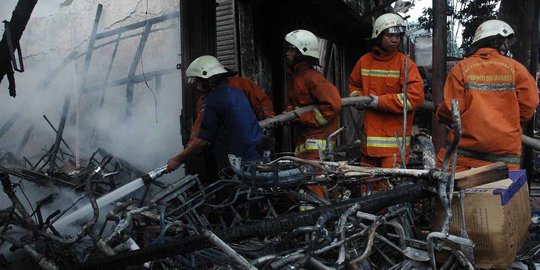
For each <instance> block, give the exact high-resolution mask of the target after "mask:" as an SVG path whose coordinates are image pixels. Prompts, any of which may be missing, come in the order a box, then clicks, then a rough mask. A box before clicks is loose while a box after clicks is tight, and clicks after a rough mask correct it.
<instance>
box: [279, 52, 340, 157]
mask: <svg viewBox="0 0 540 270" xmlns="http://www.w3.org/2000/svg"><path fill="white" fill-rule="evenodd" d="M289 73H290V74H289V75H290V78H289V80H288V81H287V97H288V100H289V105H288V108H287V109H288V110H293V109H296V108H299V107H305V106H309V105H313V104H315V106H316V107H315V109H314V110H313V111H311V112H307V113H304V114H301V115H299V119H298V121H299V124H298V125H297V126H298V136H297V138H296V149H295V153H296V155H297V156H298V157H301V158H305V159H318V158H319V149H320V150H322V151H325V150H327V145H326V139H327V138H328V136H329V135H330V134H332V132H334V131H336V130H337V129H338V121H339V117H338V116H339V114H340V112H341V97H340V95H339V92H338V90H337V88H336V87H335V86H334V85H333V84H332V83H330V82H329V81H328V80H326V79H325V78H324V76H323V75H322V74H321V73H320V72H319V71H317V70H315V69H313V67H312V65H311V64H310V63H308V62H307V61H302V62H300V63H298V64H295V65H294V66H293V67H292V68H291V70H289ZM334 145H335V141H334V142H333V143H331V144H330V147H331V148H332V147H333V146H334ZM328 150H331V149H328Z"/></svg>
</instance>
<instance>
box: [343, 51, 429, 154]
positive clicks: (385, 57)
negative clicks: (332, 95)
mask: <svg viewBox="0 0 540 270" xmlns="http://www.w3.org/2000/svg"><path fill="white" fill-rule="evenodd" d="M405 58H408V56H406V55H405V54H403V53H401V52H399V51H394V52H385V51H382V50H381V49H379V48H378V47H375V48H373V51H372V52H370V53H367V54H365V55H364V56H362V57H361V58H360V59H359V60H358V62H356V65H355V66H354V69H353V71H352V73H351V76H350V78H349V95H350V96H369V95H370V94H372V95H375V96H378V97H379V103H378V108H377V109H369V108H368V109H367V110H366V112H365V114H364V125H363V133H364V137H363V143H362V145H361V151H362V153H363V154H366V155H368V156H372V157H387V156H393V155H394V154H398V155H399V148H398V143H397V141H396V137H395V134H396V132H397V134H398V136H399V137H400V138H402V136H403V104H406V109H407V111H408V112H407V134H406V135H407V136H406V137H407V139H406V140H407V141H406V146H407V147H406V152H407V153H408V152H409V145H410V135H411V130H412V122H413V118H414V110H415V109H416V108H418V107H420V105H422V102H424V88H423V87H424V85H423V80H422V78H421V77H420V73H419V72H418V68H417V67H416V64H415V63H414V62H413V61H412V60H411V59H410V58H408V60H407V61H408V63H407V65H408V69H407V70H408V74H407V76H408V80H407V98H406V99H405V95H404V93H403V85H404V80H405Z"/></svg>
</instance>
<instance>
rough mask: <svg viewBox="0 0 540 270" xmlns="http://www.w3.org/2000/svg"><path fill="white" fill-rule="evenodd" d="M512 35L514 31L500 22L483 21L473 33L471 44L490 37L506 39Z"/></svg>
mask: <svg viewBox="0 0 540 270" xmlns="http://www.w3.org/2000/svg"><path fill="white" fill-rule="evenodd" d="M513 34H514V29H512V27H510V25H508V24H507V23H505V22H503V21H501V20H489V21H485V22H483V23H482V24H480V26H478V28H476V31H475V32H474V38H473V42H472V43H473V44H474V43H476V42H477V41H479V40H481V39H484V38H487V37H492V36H496V35H501V36H502V37H508V36H510V35H513Z"/></svg>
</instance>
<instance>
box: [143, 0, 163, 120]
mask: <svg viewBox="0 0 540 270" xmlns="http://www.w3.org/2000/svg"><path fill="white" fill-rule="evenodd" d="M147 23H148V0H146V11H145V13H144V25H145V26H146V24H147ZM143 56H144V51H143V52H142V53H141V59H140V60H139V62H140V63H141V72H142V76H143V80H144V84H145V85H146V88H148V90H150V93H152V95H153V96H154V119H155V121H156V123H158V116H157V106H158V102H157V96H156V93H155V91H154V90H153V89H152V87H150V85H148V81H147V80H146V76H145V74H144V61H143Z"/></svg>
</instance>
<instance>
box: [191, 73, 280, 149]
mask: <svg viewBox="0 0 540 270" xmlns="http://www.w3.org/2000/svg"><path fill="white" fill-rule="evenodd" d="M227 83H228V84H229V85H230V86H232V87H233V88H235V89H238V90H240V91H242V92H243V93H244V94H245V95H246V97H247V98H248V100H249V103H250V104H251V108H253V111H254V112H255V114H256V115H257V119H258V120H263V119H266V118H268V117H270V116H275V115H276V114H275V112H274V106H273V105H272V100H271V99H270V97H268V96H267V95H266V94H265V93H264V91H263V90H262V89H261V88H260V87H259V86H257V85H256V84H255V83H254V82H252V81H251V80H250V79H247V78H244V77H230V78H228V79H227ZM205 97H206V95H203V96H201V97H200V98H199V100H198V101H197V117H196V118H195V122H193V126H192V127H191V134H190V136H189V142H188V144H189V143H191V141H192V140H193V139H194V138H196V137H197V134H199V131H200V130H201V121H202V116H201V110H202V106H203V104H204V98H205Z"/></svg>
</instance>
